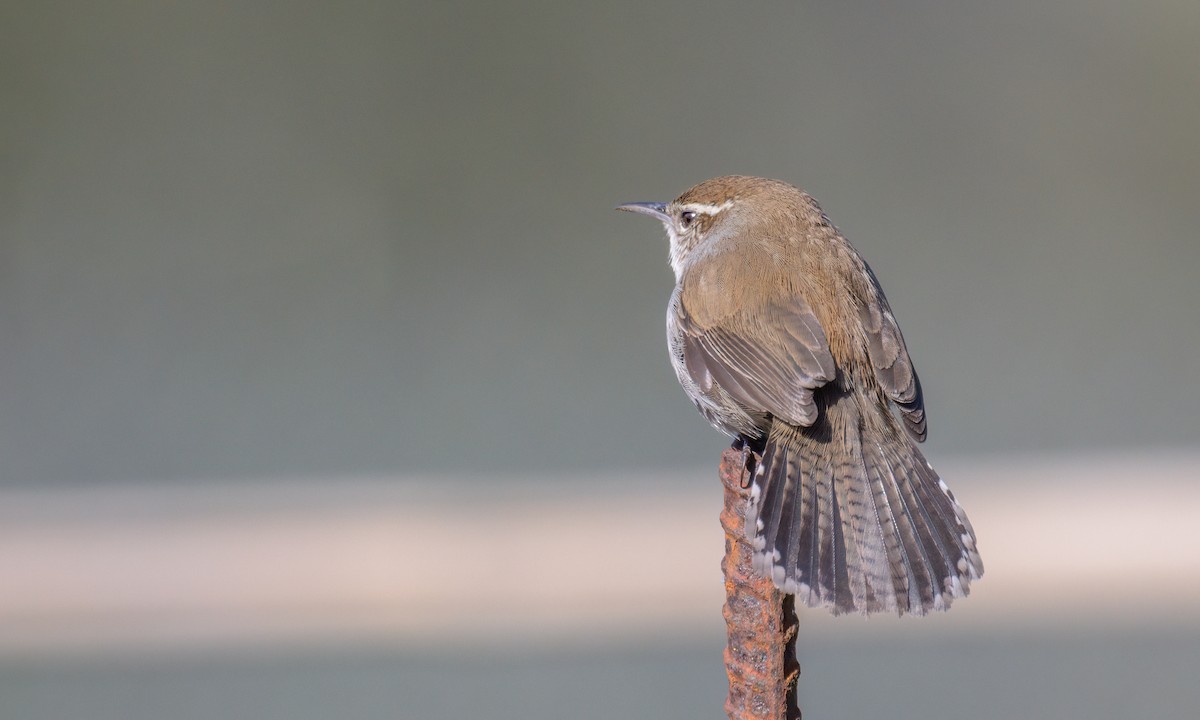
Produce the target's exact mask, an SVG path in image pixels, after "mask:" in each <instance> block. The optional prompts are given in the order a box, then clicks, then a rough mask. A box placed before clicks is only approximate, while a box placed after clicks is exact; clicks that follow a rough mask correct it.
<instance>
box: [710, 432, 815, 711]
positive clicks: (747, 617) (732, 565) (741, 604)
mask: <svg viewBox="0 0 1200 720" xmlns="http://www.w3.org/2000/svg"><path fill="white" fill-rule="evenodd" d="M753 458H754V456H753V455H752V454H750V453H749V452H743V451H741V450H735V449H733V448H730V449H729V450H726V451H725V452H724V454H722V455H721V470H720V475H721V484H722V485H724V486H725V508H724V510H722V511H721V526H722V527H724V528H725V560H724V561H723V562H722V563H721V570H722V571H723V572H724V574H725V608H724V615H725V625H726V627H727V634H728V637H729V644H728V646H727V647H726V648H725V672H726V674H728V676H729V698H728V699H727V700H726V701H725V712H726V714H727V715H728V716H729V718H730V720H800V707H799V705H798V704H797V699H796V680H797V678H798V677H799V675H800V664H799V662H798V661H797V660H796V631H797V628H798V623H799V620H798V618H797V617H796V606H795V604H794V598H793V597H792V596H791V595H785V594H784V593H782V592H780V591H779V589H778V588H776V587H775V584H774V583H772V582H771V581H770V579H768V578H763V577H760V576H759V575H758V574H757V573H756V572H755V571H754V565H753V563H752V555H753V551H752V549H751V547H750V542H749V540H747V536H746V529H745V522H746V508H747V507H748V504H749V502H750V489H749V483H747V482H746V480H747V479H748V477H749V475H748V474H747V473H748V472H751V469H750V468H749V467H748V466H747V461H749V463H751V464H752V463H753V461H754V460H753Z"/></svg>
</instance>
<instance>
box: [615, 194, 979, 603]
mask: <svg viewBox="0 0 1200 720" xmlns="http://www.w3.org/2000/svg"><path fill="white" fill-rule="evenodd" d="M618 209H620V210H629V211H632V212H637V213H642V214H644V215H649V216H651V217H654V218H657V219H658V220H660V221H662V224H663V225H664V226H665V227H666V229H667V234H668V236H669V237H670V241H671V249H670V261H671V267H672V268H673V269H674V271H675V281H676V284H675V292H674V293H672V295H671V301H670V305H669V306H668V309H667V344H668V346H669V348H670V352H671V362H672V364H673V365H674V366H675V374H676V375H677V376H678V377H679V382H680V384H681V385H683V389H684V390H685V391H686V392H687V394H688V395H689V396H690V397H691V399H692V402H694V403H695V404H696V407H697V408H699V410H700V412H701V413H702V414H703V415H704V417H706V418H707V419H708V421H709V422H710V423H712V424H713V425H714V426H715V427H717V428H718V429H720V430H722V431H724V432H725V433H727V434H729V435H731V436H733V437H734V438H736V441H735V445H737V444H739V443H740V444H741V445H742V446H744V447H749V448H750V449H751V450H753V452H754V453H755V455H756V459H757V462H756V464H755V465H756V467H755V471H754V474H753V475H752V478H751V481H752V483H753V485H752V489H751V507H750V509H749V511H748V517H747V527H750V528H754V529H755V535H754V537H753V538H751V541H752V542H753V544H754V548H755V550H756V559H757V565H758V568H759V570H760V572H763V573H764V574H766V575H768V576H769V577H771V578H772V579H773V580H774V581H775V584H776V585H778V586H779V587H780V588H782V589H783V590H784V591H785V592H788V593H792V594H794V595H796V596H797V597H799V598H800V599H801V600H802V601H803V602H805V603H806V604H808V605H810V606H814V607H816V606H827V607H829V608H830V609H831V610H832V611H833V612H834V613H842V612H849V611H858V612H862V613H871V612H879V611H894V612H898V613H899V614H902V615H903V614H905V613H911V614H917V615H920V614H924V613H926V612H927V611H929V610H940V609H945V608H947V607H949V606H950V602H951V600H952V599H953V598H956V597H961V596H965V595H966V594H967V593H968V591H969V590H970V583H971V581H972V580H976V579H978V578H979V577H980V576H981V575H982V574H983V563H982V562H981V561H980V558H979V553H978V552H977V551H976V549H975V533H974V531H973V530H972V529H971V523H970V522H969V521H968V520H967V516H966V514H965V513H964V512H963V510H962V508H961V507H959V505H958V503H957V502H955V500H954V496H953V495H952V494H951V493H950V490H949V488H947V487H946V484H945V483H944V482H942V480H941V479H940V478H939V477H938V475H937V473H935V472H934V470H933V468H932V467H930V465H929V463H928V462H927V461H926V460H925V458H924V457H923V456H922V455H921V452H920V451H919V450H918V449H917V447H916V444H915V443H916V442H921V441H923V440H924V439H925V405H924V401H923V400H922V397H921V383H920V381H919V380H918V379H917V374H916V372H915V371H914V370H913V365H912V361H911V360H910V359H909V355H908V350H907V348H906V347H905V345H904V338H903V336H901V334H900V328H899V326H898V325H897V324H896V318H895V316H894V315H893V314H892V309H891V307H889V305H888V301H887V299H886V298H885V297H884V295H883V290H882V289H881V288H880V287H879V282H878V281H877V280H876V279H875V275H874V274H873V273H872V272H871V269H870V268H869V267H867V264H866V263H865V262H864V261H863V259H862V257H861V256H860V255H859V254H858V252H857V251H856V250H855V249H854V248H853V247H851V245H850V243H849V242H847V241H846V239H845V238H843V237H842V235H841V233H839V232H838V230H837V228H835V227H834V226H833V225H832V224H831V223H830V222H829V219H828V218H827V217H826V216H825V214H824V213H823V212H822V211H821V208H820V207H819V206H818V205H817V203H816V201H815V200H813V199H812V198H811V197H809V196H808V195H807V194H806V193H804V192H803V191H801V190H799V189H798V188H795V187H793V186H791V185H788V184H787V183H783V182H779V181H776V180H766V179H763V178H755V177H741V176H729V177H719V178H714V179H712V180H708V181H706V182H703V183H700V184H699V185H697V186H695V187H693V188H692V189H690V190H688V191H687V192H685V193H684V194H683V195H680V196H679V198H677V199H676V200H675V201H673V202H670V203H649V202H643V203H629V204H627V205H621V206H620V207H619V208H618ZM895 411H898V414H897V412H895Z"/></svg>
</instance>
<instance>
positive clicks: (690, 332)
mask: <svg viewBox="0 0 1200 720" xmlns="http://www.w3.org/2000/svg"><path fill="white" fill-rule="evenodd" d="M677 313H678V315H677V317H676V322H677V325H678V328H679V330H680V333H681V335H682V338H683V359H684V365H685V366H686V368H687V372H688V374H689V375H690V376H691V378H692V380H693V381H694V382H695V383H696V386H697V387H699V388H700V390H701V391H702V392H708V391H710V390H711V389H712V386H713V384H714V383H715V384H717V385H719V386H720V387H721V388H723V389H724V390H725V392H727V393H729V395H730V396H732V397H733V398H734V399H735V400H737V401H738V402H740V403H741V404H742V405H744V406H745V407H746V408H747V409H749V410H751V411H754V412H765V413H770V414H772V415H774V416H775V417H777V418H779V419H781V420H784V421H786V422H789V423H791V424H793V425H805V426H808V425H812V424H813V423H814V422H816V420H817V406H816V404H815V403H814V402H813V396H812V391H813V390H815V389H816V388H819V387H821V386H822V385H824V384H825V383H827V382H829V381H830V380H832V379H834V377H836V376H837V366H836V364H834V361H833V356H832V355H831V354H830V353H829V342H828V340H827V339H826V337H825V331H824V330H823V329H822V328H821V323H820V322H819V321H818V320H817V318H816V316H815V315H813V313H812V310H811V309H810V308H809V307H808V304H807V303H805V302H804V301H803V300H802V299H801V298H798V297H797V298H790V299H788V300H787V301H785V302H782V303H776V304H775V305H772V306H770V307H768V308H767V309H766V311H765V312H763V313H761V315H758V316H757V317H756V318H755V319H756V320H757V323H756V324H757V325H758V327H757V330H758V332H756V333H755V336H754V337H755V338H758V339H759V340H758V341H756V340H755V339H752V338H751V337H749V336H748V335H747V334H746V333H745V332H744V331H741V332H739V331H738V330H737V329H736V328H744V327H747V324H748V322H749V321H748V320H747V321H743V322H730V323H722V324H719V325H716V326H714V327H708V328H705V327H700V326H699V325H698V324H696V323H695V322H693V321H692V320H691V318H690V317H689V316H688V313H687V309H686V308H685V307H683V304H682V303H680V304H679V305H678V306H677Z"/></svg>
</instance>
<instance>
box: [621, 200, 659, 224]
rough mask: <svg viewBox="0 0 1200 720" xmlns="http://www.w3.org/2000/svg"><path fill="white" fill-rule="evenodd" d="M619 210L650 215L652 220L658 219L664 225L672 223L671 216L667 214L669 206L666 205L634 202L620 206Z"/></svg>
mask: <svg viewBox="0 0 1200 720" xmlns="http://www.w3.org/2000/svg"><path fill="white" fill-rule="evenodd" d="M617 209H618V210H624V211H626V212H635V213H641V214H643V215H649V216H650V217H652V218H658V219H659V220H660V221H662V222H664V223H666V222H671V216H670V215H668V214H667V204H666V203H660V202H633V203H625V204H624V205H618V206H617Z"/></svg>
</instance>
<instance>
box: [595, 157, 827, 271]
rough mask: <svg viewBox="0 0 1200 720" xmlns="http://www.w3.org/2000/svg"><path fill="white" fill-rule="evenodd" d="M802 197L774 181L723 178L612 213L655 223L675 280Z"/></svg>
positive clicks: (799, 193) (793, 189)
mask: <svg viewBox="0 0 1200 720" xmlns="http://www.w3.org/2000/svg"><path fill="white" fill-rule="evenodd" d="M800 197H804V195H803V193H801V191H800V190H799V189H797V188H795V187H794V186H792V185H788V184H787V183H784V182H780V181H778V180H767V179H765V178H758V177H749V176H745V175H725V176H722V177H717V178H713V179H711V180H705V181H704V182H702V183H700V184H699V185H696V186H695V187H692V188H690V189H689V190H687V191H686V192H684V193H683V194H682V195H680V196H679V197H677V198H675V199H674V200H672V201H671V202H669V203H662V202H632V203H625V204H624V205H619V206H617V209H618V210H625V211H628V212H636V213H641V214H643V215H649V216H650V217H653V218H657V219H658V220H659V221H660V222H662V224H663V227H665V228H666V230H667V236H668V238H669V239H670V241H671V268H672V269H673V270H674V271H675V277H676V279H678V278H679V277H680V276H681V275H682V274H683V270H684V268H686V267H687V265H688V262H689V261H690V260H691V259H693V257H695V256H702V255H704V254H706V253H707V252H710V251H712V250H714V249H715V248H716V247H717V245H718V244H719V243H720V242H721V241H722V240H723V239H724V238H727V237H729V236H731V235H733V234H734V233H735V232H739V231H744V230H746V229H748V228H749V227H751V226H752V225H754V224H757V223H758V222H761V221H762V220H764V219H768V218H770V217H772V216H775V215H777V214H778V212H779V210H781V209H786V207H787V206H788V205H789V201H790V204H792V205H793V206H794V203H795V201H796V199H797V198H800Z"/></svg>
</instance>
